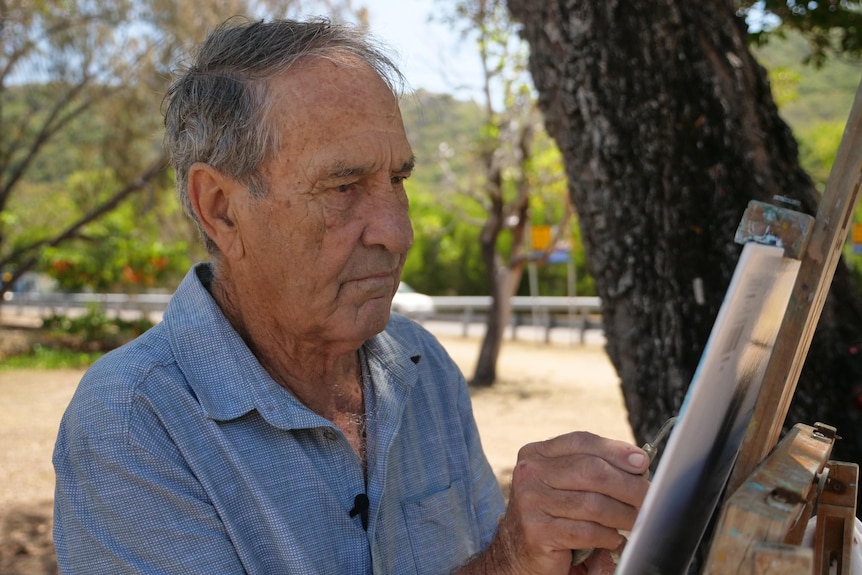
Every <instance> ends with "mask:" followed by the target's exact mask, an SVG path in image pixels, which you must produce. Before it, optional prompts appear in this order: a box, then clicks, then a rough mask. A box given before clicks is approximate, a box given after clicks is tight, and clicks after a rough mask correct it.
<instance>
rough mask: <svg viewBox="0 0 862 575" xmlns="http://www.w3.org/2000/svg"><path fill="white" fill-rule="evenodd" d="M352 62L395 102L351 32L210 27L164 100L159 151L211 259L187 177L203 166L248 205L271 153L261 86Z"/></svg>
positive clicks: (274, 143) (368, 46)
mask: <svg viewBox="0 0 862 575" xmlns="http://www.w3.org/2000/svg"><path fill="white" fill-rule="evenodd" d="M345 55H352V56H354V57H356V58H358V60H359V61H360V62H364V63H366V64H368V65H369V66H370V67H371V68H372V69H373V70H374V71H375V72H376V73H377V74H378V75H379V76H380V78H381V79H383V81H384V82H386V84H387V85H388V86H389V88H390V90H392V92H393V94H396V95H398V94H399V93H400V91H401V89H402V88H403V85H404V77H403V75H402V74H401V72H400V70H398V67H397V66H396V65H395V64H394V63H393V62H392V60H391V59H390V58H389V57H388V56H387V55H386V54H384V53H383V51H382V50H381V49H380V48H379V47H378V46H377V44H376V43H375V42H374V41H373V40H372V39H371V38H370V37H369V36H368V35H367V34H366V33H365V32H364V31H363V30H362V29H361V28H359V27H356V26H352V25H346V24H337V25H336V24H332V23H331V22H330V21H329V20H328V19H325V18H317V19H312V20H308V21H304V22H300V21H296V20H274V21H270V22H265V21H258V22H249V21H248V20H245V19H238V18H233V19H230V20H227V21H226V22H224V23H222V24H221V25H220V26H218V27H217V28H216V29H215V30H213V32H212V33H210V35H209V36H208V37H207V39H206V40H205V41H204V43H203V44H202V45H201V46H200V48H199V50H198V52H197V54H196V55H195V57H194V60H193V62H192V64H191V66H190V67H189V68H188V69H186V70H184V71H181V72H180V74H179V76H178V77H177V79H176V80H175V81H174V83H173V84H172V85H171V87H170V89H169V90H168V93H167V95H166V96H165V102H166V106H165V147H166V148H167V151H168V153H169V154H170V157H171V163H172V165H173V167H174V170H175V172H176V180H177V194H178V196H179V199H180V202H181V203H182V206H183V209H184V210H185V212H186V214H188V215H189V217H190V218H192V220H193V221H194V222H195V224H196V225H197V227H198V230H199V231H200V234H201V237H202V238H203V240H204V244H205V245H206V248H207V251H208V252H209V253H210V254H211V255H217V254H218V248H217V246H216V245H215V243H214V242H213V241H212V240H211V239H210V238H209V237H207V235H206V233H204V231H203V228H202V227H201V224H200V221H199V220H198V218H197V216H196V215H195V213H194V209H192V205H191V201H190V199H189V192H188V175H189V169H190V168H191V166H192V164H194V163H195V162H203V163H206V164H209V165H210V166H212V167H214V168H216V169H217V170H219V171H220V172H222V173H224V174H226V175H228V176H230V177H232V178H234V179H235V180H237V181H238V182H241V183H242V184H244V185H246V186H248V188H249V192H250V194H251V195H252V197H255V198H261V197H264V196H265V195H266V193H267V185H266V180H265V178H264V176H263V174H262V172H261V167H262V166H263V164H264V163H265V162H266V161H267V160H269V159H270V158H271V157H272V156H273V155H274V154H275V152H276V151H277V150H278V149H279V147H280V144H281V142H279V134H278V130H276V129H274V126H273V125H272V123H271V122H269V121H268V119H269V110H270V107H271V104H272V99H273V98H272V94H270V93H269V91H268V89H267V88H268V80H270V79H271V78H274V77H275V76H278V75H280V74H281V73H283V72H285V71H286V70H287V69H288V68H290V66H291V65H293V64H294V63H295V62H297V61H298V60H300V59H303V58H308V57H313V56H316V57H323V58H329V59H337V60H339V61H340V62H343V61H344V56H345Z"/></svg>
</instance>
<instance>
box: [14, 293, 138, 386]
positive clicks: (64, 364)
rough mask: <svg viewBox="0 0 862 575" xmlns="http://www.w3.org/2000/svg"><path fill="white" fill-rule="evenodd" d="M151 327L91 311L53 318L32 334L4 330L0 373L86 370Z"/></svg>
mask: <svg viewBox="0 0 862 575" xmlns="http://www.w3.org/2000/svg"><path fill="white" fill-rule="evenodd" d="M152 326H153V323H152V322H151V321H149V320H147V319H138V320H131V321H129V320H123V319H120V318H117V317H109V316H107V315H106V314H105V313H104V312H103V311H101V310H99V309H98V308H95V307H91V308H90V309H88V310H87V312H86V313H85V314H83V315H80V316H77V317H68V316H64V315H60V314H55V315H52V316H50V317H48V318H45V319H44V320H43V321H42V327H41V328H39V329H34V330H13V331H9V330H7V331H6V333H4V334H2V336H0V371H8V370H11V369H62V368H67V369H68V368H73V369H79V368H86V367H89V366H90V365H91V364H92V363H93V362H94V361H96V360H97V359H99V358H100V357H101V356H102V355H104V354H105V353H107V352H108V351H110V350H112V349H115V348H117V347H119V346H121V345H123V344H125V343H127V342H129V341H131V340H133V339H134V338H136V337H138V336H139V335H141V334H142V333H143V332H145V331H146V330H148V329H149V328H151V327H152Z"/></svg>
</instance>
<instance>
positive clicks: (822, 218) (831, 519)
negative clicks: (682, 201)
mask: <svg viewBox="0 0 862 575" xmlns="http://www.w3.org/2000/svg"><path fill="white" fill-rule="evenodd" d="M860 187H862V84H860V88H859V89H857V92H856V99H855V102H854V104H853V108H852V110H851V112H850V117H849V119H848V121H847V125H846V127H845V130H844V135H843V137H842V140H841V145H840V146H839V148H838V154H837V156H836V159H835V163H834V165H833V167H832V172H831V173H830V176H829V180H828V181H827V184H826V190H825V192H824V195H823V198H822V199H821V202H820V206H819V209H818V211H817V215H816V217H815V218H814V224H813V227H812V229H811V231H810V237H809V238H808V240H807V243H806V242H805V241H803V242H802V244H803V245H802V246H801V247H800V251H799V254H798V257H799V259H800V260H801V266H800V269H799V275H798V277H797V280H796V284H795V287H794V288H793V293H792V295H791V298H790V303H789V304H788V307H787V311H786V313H785V316H784V319H783V322H782V325H781V328H780V330H779V332H778V336H777V339H776V343H775V346H774V349H773V352H772V355H771V357H770V360H769V363H768V365H767V368H766V373H765V375H764V381H763V386H762V389H761V392H760V395H759V397H758V400H757V404H756V406H755V410H754V416H753V419H752V422H751V424H750V425H749V427H748V430H747V432H746V435H745V439H744V440H743V443H742V447H741V450H740V453H739V456H738V458H737V461H736V464H735V466H734V469H733V472H732V474H731V477H730V480H729V482H728V486H727V490H726V493H727V494H728V495H727V496H725V499H724V500H723V501H722V503H721V505H720V514H719V519H718V523H717V524H716V528H715V530H714V535H713V538H712V541H711V544H710V547H709V555H708V558H707V562H706V565H705V567H704V570H703V575H726V574H734V575H736V574H739V575H748V574H751V575H755V574H757V575H765V574H769V575H803V574H804V575H811V574H814V575H828V574H829V569H830V563H833V564H834V565H837V569H838V570H837V573H838V574H839V575H849V573H850V570H849V569H850V565H849V557H850V548H851V543H852V538H853V529H854V521H855V510H856V497H857V483H858V477H859V466H858V465H857V464H855V463H842V462H835V461H831V460H830V459H829V457H830V455H831V452H832V446H833V444H834V441H835V439H836V436H835V432H836V430H835V429H834V428H832V427H830V426H828V425H824V424H821V423H817V424H815V425H814V426H807V425H803V424H797V425H796V426H794V428H793V429H792V430H791V432H790V433H788V434H787V436H786V437H785V438H784V439H783V440H782V441H781V443H780V444H778V439H779V436H780V434H781V430H782V426H783V424H784V420H785V418H786V417H787V412H788V409H789V407H790V401H791V399H792V398H793V395H794V393H795V391H796V384H797V382H798V380H799V374H800V372H801V371H802V364H803V362H804V361H805V357H806V355H807V353H808V349H809V347H810V344H811V339H812V337H813V335H814V330H815V328H816V327H817V322H818V320H819V318H820V313H821V312H822V310H823V304H824V302H825V300H826V296H827V293H828V290H829V286H830V284H831V283H832V279H833V276H834V274H835V268H836V267H837V265H838V261H839V260H840V258H841V252H842V248H843V246H844V242H845V240H846V238H847V233H848V230H849V227H850V223H851V220H852V216H853V211H854V209H855V206H856V203H857V201H858V199H859V193H860ZM747 217H748V216H747ZM784 245H785V248H787V246H788V243H784ZM785 255H789V256H791V257H794V256H793V254H788V253H787V252H786V253H785ZM776 444H778V445H777V447H776ZM770 452H771V453H770ZM815 507H816V510H815ZM812 511H816V516H817V528H816V533H815V546H814V550H813V551H812V550H811V549H810V548H807V547H801V546H800V543H801V541H802V535H803V532H804V530H805V527H806V525H807V523H808V519H809V517H810V516H811V514H812Z"/></svg>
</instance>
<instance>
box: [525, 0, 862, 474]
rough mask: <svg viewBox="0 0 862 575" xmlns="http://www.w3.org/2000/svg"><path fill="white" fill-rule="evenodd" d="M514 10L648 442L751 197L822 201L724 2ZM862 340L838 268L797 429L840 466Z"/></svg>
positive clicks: (735, 252) (716, 295)
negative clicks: (855, 348) (814, 436)
mask: <svg viewBox="0 0 862 575" xmlns="http://www.w3.org/2000/svg"><path fill="white" fill-rule="evenodd" d="M509 8H510V10H511V12H512V14H513V16H514V17H515V18H516V19H517V20H519V21H520V22H522V23H523V24H524V36H525V38H526V39H527V40H528V42H529V44H530V47H531V56H530V71H531V74H532V76H533V80H534V82H535V84H536V87H537V89H538V91H539V94H540V97H539V105H540V107H541V109H542V111H543V112H544V114H545V123H546V126H547V128H548V131H549V133H550V134H551V135H552V136H553V137H554V138H555V139H556V141H557V144H558V145H559V147H560V149H561V151H562V154H563V157H564V159H565V162H566V170H567V175H568V177H569V185H570V194H571V197H572V201H573V205H574V206H575V209H576V210H577V212H578V215H579V221H580V225H581V230H582V235H583V240H584V243H585V248H586V250H587V253H588V256H589V266H590V270H591V273H592V275H593V276H594V278H595V281H596V285H597V287H598V291H599V295H600V296H601V299H602V306H603V310H602V313H603V322H604V328H605V333H606V335H607V341H608V344H607V351H608V354H609V356H610V358H611V361H612V362H613V364H614V366H615V368H616V370H617V372H618V374H619V376H620V378H621V383H622V389H623V394H624V397H625V403H626V407H627V408H628V411H629V421H630V423H631V425H632V429H633V431H634V434H635V437H636V438H637V440H638V441H639V442H643V441H645V440H646V439H647V438H648V437H649V436H651V434H653V433H655V431H656V430H657V429H658V428H659V426H660V425H661V423H662V421H664V420H665V418H667V417H669V416H670V415H672V414H675V413H676V412H677V411H678V410H679V408H680V405H681V403H682V400H683V397H684V395H685V393H686V389H687V387H688V385H689V383H690V381H691V378H692V376H693V374H694V371H695V368H696V366H697V363H698V360H699V359H700V355H701V353H702V351H703V348H704V344H705V342H706V339H707V337H708V335H709V331H710V329H711V328H712V325H713V322H714V320H715V317H716V314H717V312H718V309H719V306H720V305H721V302H722V298H723V296H724V294H725V291H726V289H727V286H728V283H729V281H730V277H731V275H732V273H733V270H734V266H735V264H736V261H737V258H738V256H739V252H740V249H741V247H740V246H738V245H736V244H735V243H734V242H733V237H734V233H735V230H736V227H737V225H738V224H739V222H740V219H741V218H742V214H743V211H744V210H745V207H746V205H747V204H748V202H749V200H751V199H760V200H770V199H771V198H772V197H773V196H775V195H782V196H787V197H790V198H794V199H797V200H799V201H800V202H801V203H802V206H803V207H802V208H801V209H802V211H805V212H808V213H811V214H814V213H815V212H816V205H817V201H818V197H819V196H818V194H817V192H816V189H815V188H814V186H813V184H812V182H811V180H810V178H809V177H808V176H807V174H806V173H805V172H804V171H803V170H802V169H801V168H800V166H799V159H798V151H797V145H796V142H795V140H794V138H793V135H792V133H791V131H790V129H789V128H788V126H787V125H786V124H785V123H784V122H783V121H782V120H781V119H780V118H779V116H778V111H777V109H776V106H775V104H774V102H773V98H772V95H771V92H770V89H769V85H768V82H767V79H766V73H765V70H763V68H762V67H760V66H759V65H758V64H757V62H756V61H755V59H754V58H753V56H752V55H751V53H750V52H749V50H748V48H747V45H746V30H745V25H744V22H743V21H742V20H740V19H739V18H738V17H736V16H735V14H734V12H733V8H732V3H731V2H728V1H726V0H721V1H718V0H703V1H701V2H687V1H685V0H639V1H638V2H621V1H620V0H608V1H604V2H594V1H592V0H551V1H546V0H509ZM695 286H698V287H697V288H696V287H695ZM700 287H702V288H703V289H702V292H703V298H702V299H701V298H698V297H696V295H695V294H696V291H698V289H699V288H700ZM860 341H862V314H860V305H859V301H858V297H857V294H856V293H854V290H853V288H852V287H851V285H850V281H849V274H848V273H847V271H846V269H845V268H844V266H843V264H842V265H841V266H839V269H838V270H837V272H836V275H835V279H834V281H833V285H832V288H831V292H830V297H829V299H828V301H827V303H826V307H825V309H824V311H823V315H822V317H821V320H820V324H819V327H818V330H817V333H816V335H815V338H814V341H813V343H812V346H811V349H810V352H809V354H808V357H807V360H806V364H805V368H804V370H803V373H802V376H801V379H800V382H799V386H798V388H797V393H796V396H795V399H794V403H793V406H792V407H791V411H790V416H789V418H788V423H789V424H793V423H796V422H803V423H808V424H813V423H814V422H815V421H823V422H825V423H829V424H830V425H834V426H836V427H838V431H839V433H840V434H841V435H842V436H843V440H841V441H839V442H838V445H837V446H836V449H835V452H834V457H835V458H836V459H841V460H846V461H860V460H862V437H860V436H862V424H860V419H862V418H860V411H859V408H858V407H857V405H856V404H855V402H853V401H852V391H851V389H852V387H853V385H854V384H855V383H856V382H855V381H854V380H853V371H854V370H853V367H854V366H853V365H852V364H851V361H850V360H851V357H850V355H849V354H848V349H849V348H850V345H851V344H855V343H857V342H860ZM583 408H585V409H586V408H587V406H583Z"/></svg>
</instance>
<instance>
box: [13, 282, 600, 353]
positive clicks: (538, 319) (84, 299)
mask: <svg viewBox="0 0 862 575" xmlns="http://www.w3.org/2000/svg"><path fill="white" fill-rule="evenodd" d="M170 298H171V294H169V293H141V294H121V293H59V292H57V293H43V292H17V293H12V292H8V293H6V294H5V297H4V298H3V299H4V301H3V302H2V309H3V313H4V314H12V315H25V314H26V315H28V316H31V317H32V316H36V317H47V316H50V315H52V314H66V313H77V312H81V311H83V310H85V309H87V308H88V307H90V306H93V305H96V306H98V307H99V309H101V310H103V311H105V312H109V313H110V312H114V313H117V314H120V313H122V314H124V315H128V316H137V317H140V316H141V315H144V316H147V317H150V318H152V319H153V320H154V321H158V320H160V319H161V314H162V313H163V312H164V311H165V308H166V307H167V305H168V301H169V300H170ZM431 299H432V300H433V302H434V312H433V314H431V315H425V316H423V317H420V318H418V319H420V320H423V321H424V320H428V319H434V320H443V321H446V320H448V321H456V322H460V323H461V325H462V335H464V336H466V335H467V333H468V328H469V326H470V324H474V323H484V321H485V316H486V314H487V312H488V309H489V308H490V307H491V297H490V296H431ZM526 325H532V326H539V327H541V328H543V329H544V330H545V342H546V343H547V342H549V341H550V334H551V330H552V329H553V328H558V327H559V328H562V327H564V328H570V329H575V330H578V331H579V332H580V341H581V343H583V342H584V337H585V336H584V334H585V331H586V330H587V329H590V328H600V327H601V300H600V299H599V298H598V297H585V296H580V297H553V296H537V297H531V296H515V297H513V298H512V319H511V325H510V328H511V329H510V337H511V338H512V339H517V328H518V327H519V326H526Z"/></svg>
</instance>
